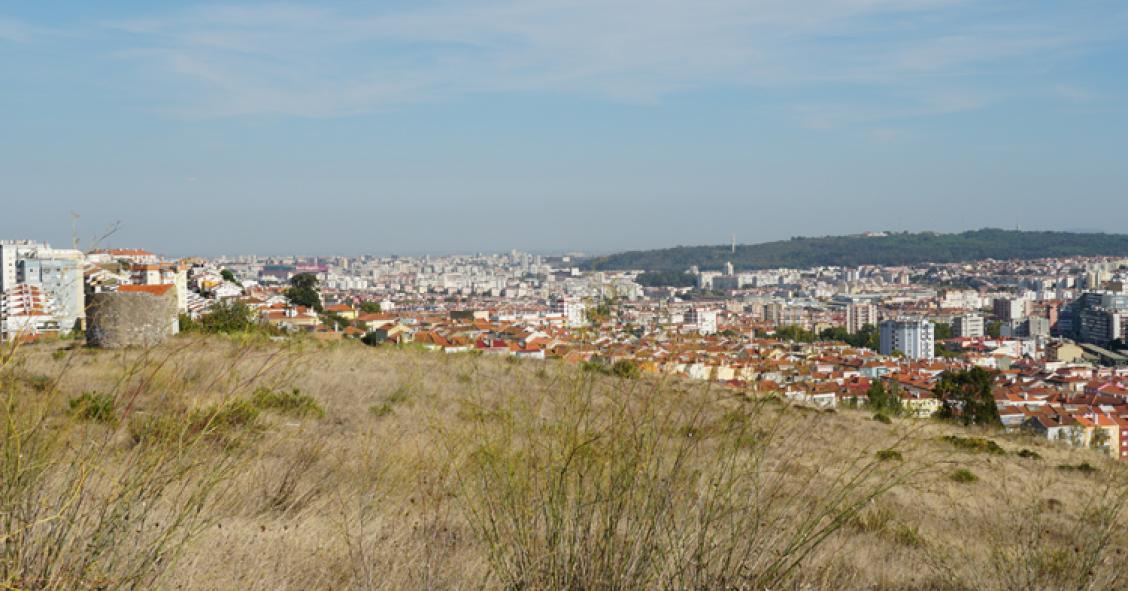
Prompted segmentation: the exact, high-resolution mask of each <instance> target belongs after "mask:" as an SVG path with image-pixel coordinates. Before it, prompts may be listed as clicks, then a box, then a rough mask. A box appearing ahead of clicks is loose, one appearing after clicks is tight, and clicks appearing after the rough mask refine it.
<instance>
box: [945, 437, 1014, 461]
mask: <svg viewBox="0 0 1128 591" xmlns="http://www.w3.org/2000/svg"><path fill="white" fill-rule="evenodd" d="M943 439H944V441H947V442H948V443H950V444H952V445H953V446H954V447H956V448H958V449H961V450H963V451H968V452H972V453H989V454H996V455H1006V453H1007V450H1005V449H1003V448H1002V446H1000V445H999V444H998V443H995V442H994V441H992V440H990V439H985V438H983V437H961V436H959V435H945V436H944V437H943ZM1024 457H1025V456H1024Z"/></svg>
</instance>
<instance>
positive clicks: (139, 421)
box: [127, 413, 187, 445]
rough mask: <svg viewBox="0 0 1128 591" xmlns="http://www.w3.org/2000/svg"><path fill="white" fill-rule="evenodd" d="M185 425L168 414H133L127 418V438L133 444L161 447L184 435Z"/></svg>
mask: <svg viewBox="0 0 1128 591" xmlns="http://www.w3.org/2000/svg"><path fill="white" fill-rule="evenodd" d="M186 427H187V426H186V425H185V424H183V423H182V422H181V421H180V420H178V419H177V418H176V417H175V416H173V415H169V414H146V413H135V414H133V415H132V416H130V417H129V424H128V425H127V428H128V430H129V438H130V439H131V440H133V443H136V444H144V445H162V444H166V443H171V442H176V441H178V440H180V438H181V436H182V435H184V433H185V430H186Z"/></svg>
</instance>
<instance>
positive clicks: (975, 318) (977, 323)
mask: <svg viewBox="0 0 1128 591" xmlns="http://www.w3.org/2000/svg"><path fill="white" fill-rule="evenodd" d="M983 334H984V330H983V317H982V316H980V315H978V314H965V315H963V316H956V317H955V318H953V319H952V336H954V337H964V338H976V337H981V336H983Z"/></svg>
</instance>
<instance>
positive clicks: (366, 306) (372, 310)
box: [360, 301, 381, 314]
mask: <svg viewBox="0 0 1128 591" xmlns="http://www.w3.org/2000/svg"><path fill="white" fill-rule="evenodd" d="M360 311H361V313H363V314H379V313H380V312H381V310H380V302H373V301H363V302H361V303H360Z"/></svg>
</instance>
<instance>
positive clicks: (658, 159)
mask: <svg viewBox="0 0 1128 591" xmlns="http://www.w3.org/2000/svg"><path fill="white" fill-rule="evenodd" d="M1126 93H1128V4H1126V3H1124V2H1123V1H1122V0H1109V1H1096V0H1093V1H1090V0H1070V1H1060V2H1041V1H1037V0H1021V1H1010V0H995V1H990V2H976V1H970V0H966V1H961V0H915V1H910V0H807V1H803V2H797V1H795V0H695V1H693V2H686V1H670V0H482V1H447V2H429V1H415V2H402V1H398V0H397V1H389V2H378V3H372V2H359V1H341V2H318V3H288V4H279V3H260V2H241V3H231V2H200V3H174V2H152V1H150V2H141V1H124V0H99V1H98V2H77V1H76V2H55V1H50V0H41V1H36V2H25V1H15V0H7V1H0V204H2V206H3V207H2V209H0V236H2V237H11V238H16V237H29V238H41V239H48V240H51V241H52V242H54V243H57V244H68V243H69V242H70V241H71V213H70V212H72V211H74V212H77V213H79V214H80V216H81V217H80V219H79V234H80V237H81V239H82V241H83V244H84V245H86V246H89V245H90V244H91V241H92V238H93V237H95V236H98V235H100V234H101V233H102V232H103V231H104V230H105V229H106V228H108V227H110V225H111V224H113V223H115V222H120V226H119V228H118V230H117V231H116V232H115V233H114V234H113V235H112V236H111V237H110V238H109V239H108V240H107V243H112V245H114V246H123V247H124V246H130V247H132V246H139V247H147V248H151V249H154V250H157V251H160V252H165V253H169V254H206V255H211V254H220V253H246V252H258V253H311V254H313V253H321V254H352V253H384V254H387V253H420V252H436V253H439V252H474V251H496V250H508V249H510V248H519V249H527V250H535V251H544V252H551V251H562V250H585V251H593V252H602V251H612V250H621V249H628V248H645V247H660V246H671V245H677V244H702V243H724V242H727V241H728V240H729V237H730V236H732V235H735V236H736V238H737V239H738V240H739V241H741V242H760V241H766V240H774V239H781V238H787V237H789V236H795V235H823V234H841V233H850V232H858V231H863V230H867V229H896V230H902V229H904V230H925V229H927V230H940V231H956V230H962V229H969V228H979V227H984V226H995V227H1007V228H1013V227H1016V226H1017V227H1022V228H1037V229H1087V230H1101V231H1110V232H1113V231H1128V222H1125V220H1128V162H1126V156H1125V155H1126V154H1128V101H1126V100H1125V98H1126Z"/></svg>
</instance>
